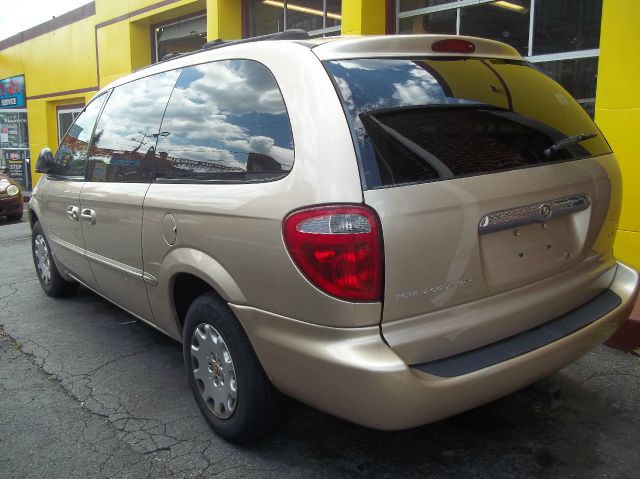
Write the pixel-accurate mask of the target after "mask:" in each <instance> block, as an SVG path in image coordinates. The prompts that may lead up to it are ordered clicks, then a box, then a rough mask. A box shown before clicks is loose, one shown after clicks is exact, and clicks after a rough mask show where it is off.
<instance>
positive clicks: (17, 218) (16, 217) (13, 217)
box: [7, 211, 24, 221]
mask: <svg viewBox="0 0 640 479" xmlns="http://www.w3.org/2000/svg"><path fill="white" fill-rule="evenodd" d="M23 216H24V211H21V212H20V213H16V214H13V215H7V219H9V220H10V221H20V220H21V219H22V217H23Z"/></svg>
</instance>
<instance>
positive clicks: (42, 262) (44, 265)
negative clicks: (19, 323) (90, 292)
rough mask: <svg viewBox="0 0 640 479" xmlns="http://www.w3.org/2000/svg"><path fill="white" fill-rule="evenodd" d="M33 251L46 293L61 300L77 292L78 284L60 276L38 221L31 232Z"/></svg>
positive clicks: (41, 283)
mask: <svg viewBox="0 0 640 479" xmlns="http://www.w3.org/2000/svg"><path fill="white" fill-rule="evenodd" d="M31 250H32V253H33V264H34V266H35V267H36V274H37V275H38V280H39V281H40V286H42V289H43V290H44V292H45V293H47V294H48V295H49V296H53V297H56V298H59V297H62V296H69V295H71V294H73V293H75V292H76V290H77V289H78V283H75V282H73V283H72V282H70V281H66V280H65V279H64V278H63V277H62V275H60V272H59V271H58V267H57V266H56V263H55V261H54V260H53V256H52V255H51V247H50V246H49V242H48V241H47V237H46V236H45V234H44V231H43V230H42V225H41V224H40V222H39V221H36V224H34V225H33V231H32V232H31Z"/></svg>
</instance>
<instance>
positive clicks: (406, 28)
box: [398, 9, 457, 35]
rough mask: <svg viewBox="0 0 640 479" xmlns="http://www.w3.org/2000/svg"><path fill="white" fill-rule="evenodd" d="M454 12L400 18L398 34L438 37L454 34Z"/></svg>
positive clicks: (455, 19) (446, 11)
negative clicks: (431, 34) (433, 35)
mask: <svg viewBox="0 0 640 479" xmlns="http://www.w3.org/2000/svg"><path fill="white" fill-rule="evenodd" d="M456 22H457V14H456V10H455V9H453V10H444V11H442V12H435V13H429V14H427V15H418V16H416V17H409V18H401V19H400V22H399V23H400V25H399V31H398V33H433V34H438V35H455V34H456Z"/></svg>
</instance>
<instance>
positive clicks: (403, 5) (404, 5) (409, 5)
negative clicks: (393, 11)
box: [399, 0, 457, 12]
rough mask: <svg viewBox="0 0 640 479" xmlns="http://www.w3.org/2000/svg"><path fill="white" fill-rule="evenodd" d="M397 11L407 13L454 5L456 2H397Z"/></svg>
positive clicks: (453, 0) (424, 0)
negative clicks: (420, 9)
mask: <svg viewBox="0 0 640 479" xmlns="http://www.w3.org/2000/svg"><path fill="white" fill-rule="evenodd" d="M399 1H400V4H399V11H400V12H408V11H410V10H417V9H418V8H426V7H435V6H437V5H444V4H445V3H456V2H457V0H399Z"/></svg>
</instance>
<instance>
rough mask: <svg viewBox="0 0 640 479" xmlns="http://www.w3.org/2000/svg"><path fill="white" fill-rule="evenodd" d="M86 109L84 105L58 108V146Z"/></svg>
mask: <svg viewBox="0 0 640 479" xmlns="http://www.w3.org/2000/svg"><path fill="white" fill-rule="evenodd" d="M83 108H84V105H66V106H61V107H59V108H58V144H60V143H62V139H63V138H64V135H65V134H66V133H67V131H69V128H70V127H71V125H73V122H74V121H76V118H77V117H78V115H79V114H80V112H81V111H82V109H83Z"/></svg>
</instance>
